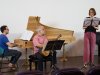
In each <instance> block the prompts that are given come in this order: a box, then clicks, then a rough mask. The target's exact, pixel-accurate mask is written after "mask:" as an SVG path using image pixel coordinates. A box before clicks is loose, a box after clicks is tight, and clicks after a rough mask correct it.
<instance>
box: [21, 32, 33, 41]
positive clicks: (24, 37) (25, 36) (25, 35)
mask: <svg viewBox="0 0 100 75" xmlns="http://www.w3.org/2000/svg"><path fill="white" fill-rule="evenodd" d="M33 34H34V32H32V31H29V30H26V31H25V32H24V33H23V34H22V36H21V37H20V39H22V40H28V41H30V40H31V38H32V36H33Z"/></svg>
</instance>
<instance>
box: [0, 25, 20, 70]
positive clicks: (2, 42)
mask: <svg viewBox="0 0 100 75" xmlns="http://www.w3.org/2000/svg"><path fill="white" fill-rule="evenodd" d="M0 31H1V32H2V34H0V48H2V49H3V50H4V51H3V54H2V56H3V57H5V56H12V57H11V60H10V63H9V64H8V67H10V68H11V69H16V68H15V64H16V63H17V61H18V59H19V57H20V56H21V52H20V51H17V50H13V49H9V48H8V47H15V46H16V44H14V43H10V42H9V40H8V38H7V34H8V33H9V29H8V27H7V26H6V25H3V26H1V27H0Z"/></svg>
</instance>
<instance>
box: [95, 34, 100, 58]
mask: <svg viewBox="0 0 100 75" xmlns="http://www.w3.org/2000/svg"><path fill="white" fill-rule="evenodd" d="M96 44H97V45H98V56H99V57H100V32H96Z"/></svg>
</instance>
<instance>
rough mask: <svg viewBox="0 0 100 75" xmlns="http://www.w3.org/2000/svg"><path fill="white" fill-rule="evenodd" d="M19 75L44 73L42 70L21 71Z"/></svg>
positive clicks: (40, 74)
mask: <svg viewBox="0 0 100 75" xmlns="http://www.w3.org/2000/svg"><path fill="white" fill-rule="evenodd" d="M17 75H43V72H41V71H25V72H20V73H18V74H17Z"/></svg>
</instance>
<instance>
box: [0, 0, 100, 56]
mask: <svg viewBox="0 0 100 75" xmlns="http://www.w3.org/2000/svg"><path fill="white" fill-rule="evenodd" d="M99 4H100V0H0V26H1V25H8V26H9V29H10V34H9V35H8V37H9V39H10V41H13V40H14V39H15V38H18V37H20V35H21V33H23V32H24V30H25V29H26V26H27V21H28V17H29V16H40V17H41V23H43V24H46V25H48V26H52V27H57V28H62V29H68V30H69V29H70V30H74V31H75V36H76V39H77V41H75V42H74V45H73V44H71V45H70V46H69V48H67V50H68V49H69V50H68V52H67V55H69V56H76V55H82V49H83V42H82V40H83V29H82V24H83V20H84V18H85V17H86V16H88V10H89V8H91V7H93V8H95V9H96V11H97V17H100V7H99ZM12 35H13V36H12ZM80 43H82V44H81V46H80V48H78V47H77V46H76V44H77V45H78V44H80ZM73 48H74V49H75V48H76V50H73Z"/></svg>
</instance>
